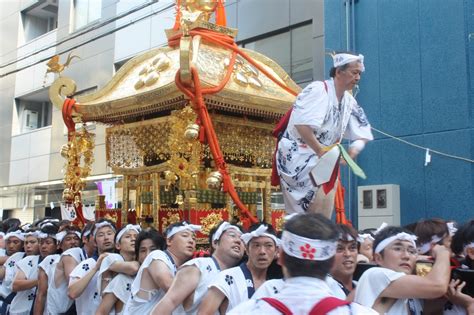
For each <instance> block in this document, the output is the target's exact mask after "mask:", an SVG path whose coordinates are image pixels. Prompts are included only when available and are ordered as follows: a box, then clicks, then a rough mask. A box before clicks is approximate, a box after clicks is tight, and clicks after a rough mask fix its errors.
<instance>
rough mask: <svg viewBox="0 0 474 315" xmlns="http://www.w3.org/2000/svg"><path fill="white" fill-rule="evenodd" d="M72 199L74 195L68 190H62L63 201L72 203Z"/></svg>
mask: <svg viewBox="0 0 474 315" xmlns="http://www.w3.org/2000/svg"><path fill="white" fill-rule="evenodd" d="M73 199H74V194H73V193H72V192H71V190H70V189H69V188H64V190H63V200H64V201H72V200H73Z"/></svg>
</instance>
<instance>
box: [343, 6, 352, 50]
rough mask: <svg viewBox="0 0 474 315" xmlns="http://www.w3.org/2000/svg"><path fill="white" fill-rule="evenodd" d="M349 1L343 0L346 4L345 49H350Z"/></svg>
mask: <svg viewBox="0 0 474 315" xmlns="http://www.w3.org/2000/svg"><path fill="white" fill-rule="evenodd" d="M350 1H351V0H344V4H345V6H346V51H350V50H351V46H350V45H351V43H350V42H351V39H350V36H351V26H350V25H351V24H350V16H351V14H350Z"/></svg>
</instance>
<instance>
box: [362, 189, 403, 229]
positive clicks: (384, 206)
mask: <svg viewBox="0 0 474 315" xmlns="http://www.w3.org/2000/svg"><path fill="white" fill-rule="evenodd" d="M357 195H358V200H359V204H358V219H359V230H363V229H367V228H377V227H379V226H380V225H381V224H382V223H383V222H386V223H387V224H388V225H400V186H399V185H394V184H386V185H371V186H359V187H357Z"/></svg>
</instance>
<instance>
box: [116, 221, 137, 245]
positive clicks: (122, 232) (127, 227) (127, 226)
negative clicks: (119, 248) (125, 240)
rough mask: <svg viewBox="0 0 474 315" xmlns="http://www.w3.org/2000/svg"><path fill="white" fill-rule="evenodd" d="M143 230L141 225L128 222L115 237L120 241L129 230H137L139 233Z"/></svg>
mask: <svg viewBox="0 0 474 315" xmlns="http://www.w3.org/2000/svg"><path fill="white" fill-rule="evenodd" d="M141 230H142V228H141V227H140V225H138V224H137V225H133V224H127V225H126V226H125V227H124V228H123V229H121V230H120V232H119V233H118V235H117V237H116V238H115V239H116V240H117V242H116V243H119V242H120V239H121V238H122V236H123V235H124V234H125V233H127V232H128V231H135V232H137V233H140V231H141Z"/></svg>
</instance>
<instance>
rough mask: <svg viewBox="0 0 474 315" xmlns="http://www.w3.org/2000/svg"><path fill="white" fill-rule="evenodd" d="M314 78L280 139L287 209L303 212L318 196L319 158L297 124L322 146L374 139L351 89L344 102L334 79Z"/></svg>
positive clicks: (279, 162)
mask: <svg viewBox="0 0 474 315" xmlns="http://www.w3.org/2000/svg"><path fill="white" fill-rule="evenodd" d="M325 82H326V85H327V91H326V88H325V86H324V82H322V81H315V82H313V83H311V84H309V85H308V86H307V87H306V88H305V89H304V90H303V91H302V92H301V93H300V94H299V95H298V97H297V98H296V101H295V103H294V105H293V112H292V113H291V118H290V121H289V123H288V127H287V129H286V131H285V132H284V133H283V136H282V138H281V139H280V141H279V142H278V150H277V155H276V158H277V168H278V174H279V175H280V185H281V188H282V192H283V196H284V201H285V208H286V210H287V212H304V211H306V210H307V209H308V207H309V204H310V203H311V201H312V200H313V198H314V197H315V196H316V192H317V189H318V187H315V186H314V184H313V182H312V180H311V178H310V171H311V170H312V169H313V168H314V167H315V166H316V164H317V162H318V160H319V158H318V156H317V155H316V153H315V152H314V151H313V150H312V149H311V148H310V147H309V146H308V145H307V144H306V143H305V142H304V141H303V139H302V138H301V136H300V134H299V133H298V131H297V130H296V127H295V126H297V125H307V126H310V127H311V128H312V130H313V133H314V135H315V136H316V139H317V140H318V141H319V142H320V143H321V144H322V145H323V146H330V145H332V144H335V143H338V142H340V141H341V140H342V138H343V137H344V138H346V139H349V140H357V139H367V140H372V139H373V136H372V132H371V130H370V124H369V122H368V121H367V118H366V116H365V113H364V111H363V110H362V108H361V107H360V106H359V105H358V104H357V101H356V100H355V99H354V97H352V95H351V94H350V93H349V92H347V91H346V92H345V93H344V96H343V98H342V101H341V104H339V102H338V100H337V97H336V90H335V88H334V81H333V80H327V81H325Z"/></svg>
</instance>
